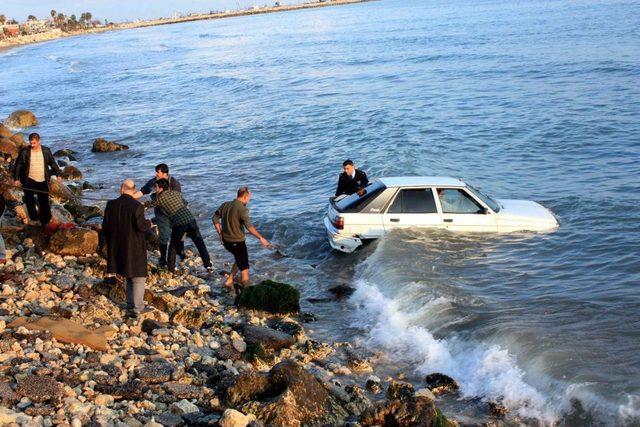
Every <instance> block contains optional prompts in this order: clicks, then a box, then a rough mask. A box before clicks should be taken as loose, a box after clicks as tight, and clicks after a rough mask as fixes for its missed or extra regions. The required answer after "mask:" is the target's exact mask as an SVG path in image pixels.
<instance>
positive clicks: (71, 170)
mask: <svg viewBox="0 0 640 427" xmlns="http://www.w3.org/2000/svg"><path fill="white" fill-rule="evenodd" d="M60 176H61V177H62V178H64V179H82V172H80V169H78V168H77V167H75V166H71V165H69V166H65V167H64V169H62V173H61V174H60Z"/></svg>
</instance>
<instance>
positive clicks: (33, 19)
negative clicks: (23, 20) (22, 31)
mask: <svg viewBox="0 0 640 427" xmlns="http://www.w3.org/2000/svg"><path fill="white" fill-rule="evenodd" d="M37 20H38V18H36V17H35V16H34V15H29V16H28V17H27V21H37Z"/></svg>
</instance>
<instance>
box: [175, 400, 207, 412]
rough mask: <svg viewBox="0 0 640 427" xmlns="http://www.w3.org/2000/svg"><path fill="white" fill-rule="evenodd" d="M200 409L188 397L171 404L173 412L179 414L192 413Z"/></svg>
mask: <svg viewBox="0 0 640 427" xmlns="http://www.w3.org/2000/svg"><path fill="white" fill-rule="evenodd" d="M199 411H200V409H199V408H198V407H197V406H196V405H194V404H193V403H191V402H189V401H188V400H187V399H182V400H181V401H179V402H174V403H172V404H171V412H173V413H174V414H178V415H184V414H191V413H194V412H199Z"/></svg>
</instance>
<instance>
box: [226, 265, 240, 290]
mask: <svg viewBox="0 0 640 427" xmlns="http://www.w3.org/2000/svg"><path fill="white" fill-rule="evenodd" d="M236 274H238V266H237V265H236V263H235V262H234V263H233V267H231V273H229V275H228V276H227V280H226V281H225V282H224V286H225V287H227V288H231V289H233V281H234V279H235V277H236Z"/></svg>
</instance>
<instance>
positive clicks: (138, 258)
mask: <svg viewBox="0 0 640 427" xmlns="http://www.w3.org/2000/svg"><path fill="white" fill-rule="evenodd" d="M135 192H136V187H135V184H134V182H133V180H131V179H125V180H124V182H123V183H122V185H121V186H120V197H118V198H117V199H114V200H109V201H108V202H107V206H106V207H105V209H104V219H103V220H102V233H103V234H104V236H105V240H106V242H107V273H112V274H118V275H120V276H122V277H124V278H126V281H127V283H126V296H127V309H128V316H129V317H132V318H136V317H138V315H140V314H142V313H145V312H147V311H150V310H148V309H145V307H144V285H145V281H146V277H147V240H146V238H145V233H146V231H147V230H149V228H150V227H151V221H149V220H147V219H145V218H144V207H143V206H142V204H141V203H140V202H138V201H137V200H136V199H135V198H134V197H133V195H134V193H135Z"/></svg>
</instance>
